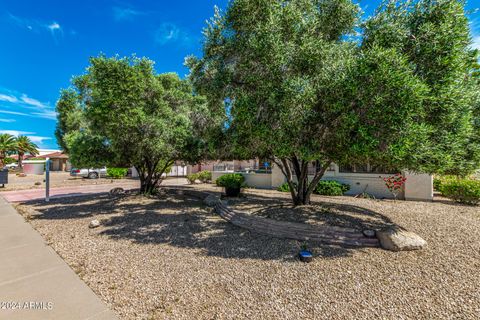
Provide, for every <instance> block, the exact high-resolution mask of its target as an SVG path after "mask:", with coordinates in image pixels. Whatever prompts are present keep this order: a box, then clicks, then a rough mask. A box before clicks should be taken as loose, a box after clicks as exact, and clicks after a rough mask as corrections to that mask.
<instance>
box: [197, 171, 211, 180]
mask: <svg viewBox="0 0 480 320" xmlns="http://www.w3.org/2000/svg"><path fill="white" fill-rule="evenodd" d="M197 175H198V180H200V181H202V183H206V182H208V181H212V173H211V172H210V171H207V170H204V171H200V172H199V173H197Z"/></svg>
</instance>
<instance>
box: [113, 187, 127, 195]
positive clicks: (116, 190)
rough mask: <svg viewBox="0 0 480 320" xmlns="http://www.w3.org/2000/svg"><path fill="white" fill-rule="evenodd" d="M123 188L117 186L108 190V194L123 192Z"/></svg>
mask: <svg viewBox="0 0 480 320" xmlns="http://www.w3.org/2000/svg"><path fill="white" fill-rule="evenodd" d="M124 193H125V190H124V189H123V188H120V187H117V188H113V189H112V190H110V194H124Z"/></svg>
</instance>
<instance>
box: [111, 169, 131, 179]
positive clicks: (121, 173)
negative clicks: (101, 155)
mask: <svg viewBox="0 0 480 320" xmlns="http://www.w3.org/2000/svg"><path fill="white" fill-rule="evenodd" d="M127 173H128V169H127V168H107V176H108V177H109V178H112V179H121V178H123V177H125V176H126V175H127Z"/></svg>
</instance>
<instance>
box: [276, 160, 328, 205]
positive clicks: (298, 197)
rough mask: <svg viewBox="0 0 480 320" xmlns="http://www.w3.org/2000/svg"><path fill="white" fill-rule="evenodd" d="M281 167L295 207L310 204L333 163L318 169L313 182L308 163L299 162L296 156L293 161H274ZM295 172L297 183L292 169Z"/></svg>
mask: <svg viewBox="0 0 480 320" xmlns="http://www.w3.org/2000/svg"><path fill="white" fill-rule="evenodd" d="M274 162H275V163H276V164H277V165H278V166H279V168H280V170H281V171H282V173H283V175H284V176H285V178H286V179H287V183H288V185H289V187H290V194H291V196H292V202H293V204H294V205H295V206H300V205H306V204H310V196H311V195H312V193H313V191H314V190H315V187H316V186H317V184H318V182H319V181H320V180H321V179H322V177H323V175H324V174H325V172H326V171H327V169H328V167H329V166H330V164H331V161H330V160H328V161H326V162H325V163H324V164H323V166H322V167H321V168H317V170H316V172H315V175H314V177H313V179H312V181H310V182H309V181H308V161H304V160H298V159H297V158H296V156H293V157H292V159H291V160H290V159H286V158H283V159H280V162H279V161H276V160H274ZM291 166H293V169H294V170H293V171H294V172H295V176H296V178H297V183H296V184H295V183H294V181H293V175H292V169H291Z"/></svg>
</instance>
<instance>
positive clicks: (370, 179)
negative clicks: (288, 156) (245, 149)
mask: <svg viewBox="0 0 480 320" xmlns="http://www.w3.org/2000/svg"><path fill="white" fill-rule="evenodd" d="M260 162H261V161H260ZM217 167H218V168H219V167H220V166H217ZM211 171H212V180H213V181H215V180H216V179H217V178H218V177H220V176H221V175H224V174H226V173H229V172H233V171H235V172H237V171H241V170H231V171H230V170H227V171H224V170H211ZM240 173H241V174H242V175H243V176H244V177H245V183H246V184H247V185H248V186H250V187H254V188H259V189H276V188H277V187H279V186H280V185H282V184H283V183H285V182H286V178H285V176H284V175H283V173H282V171H281V170H280V168H279V167H278V166H275V165H272V166H271V169H270V170H269V171H260V172H258V171H257V172H256V171H248V172H246V171H242V172H240ZM394 173H395V172H385V171H384V170H382V168H380V167H374V166H371V165H369V164H366V165H362V166H359V165H356V166H338V165H336V164H332V165H331V166H330V167H329V168H328V170H327V171H326V172H325V175H324V177H323V180H336V181H338V182H341V183H345V184H348V185H349V186H350V190H349V191H348V192H347V193H346V194H347V195H352V196H354V195H358V194H362V193H367V194H369V195H372V196H374V197H375V198H377V199H383V198H393V195H392V194H391V193H390V191H389V190H388V189H387V187H386V185H385V182H384V180H383V178H385V177H389V176H391V175H393V174H394ZM314 174H315V167H314V165H313V163H312V164H310V165H309V177H310V179H313V176H314ZM402 174H403V175H404V176H405V177H406V178H407V180H406V182H405V186H404V190H403V191H402V192H401V193H400V194H399V195H398V198H399V199H405V200H423V201H431V200H433V177H432V176H431V175H428V174H417V173H411V172H406V171H404V172H402Z"/></svg>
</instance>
